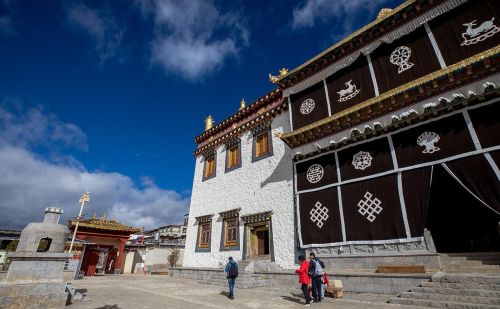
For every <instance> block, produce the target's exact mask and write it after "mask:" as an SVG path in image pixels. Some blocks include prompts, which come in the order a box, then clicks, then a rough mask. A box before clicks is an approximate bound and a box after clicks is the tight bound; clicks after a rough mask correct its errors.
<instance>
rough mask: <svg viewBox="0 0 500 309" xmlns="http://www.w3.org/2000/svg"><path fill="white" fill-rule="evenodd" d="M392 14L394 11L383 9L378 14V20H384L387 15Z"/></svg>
mask: <svg viewBox="0 0 500 309" xmlns="http://www.w3.org/2000/svg"><path fill="white" fill-rule="evenodd" d="M391 12H392V9H388V8H383V9H381V10H380V12H378V15H377V19H380V18H384V17H386V16H387V15H389V14H391Z"/></svg>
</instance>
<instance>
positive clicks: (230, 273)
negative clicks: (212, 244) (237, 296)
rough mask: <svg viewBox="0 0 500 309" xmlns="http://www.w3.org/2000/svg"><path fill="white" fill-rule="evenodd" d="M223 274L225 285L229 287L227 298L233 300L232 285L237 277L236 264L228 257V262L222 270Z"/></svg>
mask: <svg viewBox="0 0 500 309" xmlns="http://www.w3.org/2000/svg"><path fill="white" fill-rule="evenodd" d="M224 272H225V273H226V277H227V283H228V285H229V295H228V297H229V298H230V299H234V284H235V282H236V277H238V263H236V262H235V261H234V260H233V258H232V257H231V256H230V257H229V262H228V263H227V264H226V267H225V268H224Z"/></svg>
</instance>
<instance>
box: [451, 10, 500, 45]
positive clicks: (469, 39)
mask: <svg viewBox="0 0 500 309" xmlns="http://www.w3.org/2000/svg"><path fill="white" fill-rule="evenodd" d="M494 20H495V17H492V18H491V19H490V20H487V21H485V22H483V23H482V24H481V25H479V26H477V27H476V28H474V26H476V21H475V20H473V21H471V22H470V23H466V24H463V25H464V26H465V27H467V29H465V32H463V33H462V37H463V38H464V41H463V42H462V44H460V46H464V45H472V44H476V43H478V42H481V41H484V40H486V39H487V38H489V37H492V36H493V35H494V34H495V33H497V32H499V31H500V28H499V27H497V26H496V25H495V24H494V23H493V21H494Z"/></svg>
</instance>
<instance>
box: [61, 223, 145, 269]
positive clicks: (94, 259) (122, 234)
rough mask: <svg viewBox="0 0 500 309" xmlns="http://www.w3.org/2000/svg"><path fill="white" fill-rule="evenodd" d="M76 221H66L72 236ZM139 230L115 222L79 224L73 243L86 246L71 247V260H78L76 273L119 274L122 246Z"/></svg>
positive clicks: (122, 256)
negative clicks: (82, 242) (79, 241)
mask: <svg viewBox="0 0 500 309" xmlns="http://www.w3.org/2000/svg"><path fill="white" fill-rule="evenodd" d="M75 225H76V220H68V226H69V228H70V230H71V233H73V232H74V229H75ZM140 231H141V229H139V228H134V227H131V226H127V225H124V224H122V223H120V222H117V221H116V220H112V219H108V218H106V216H105V215H103V217H102V218H96V216H95V214H94V216H93V217H92V218H90V219H86V220H80V222H79V225H78V230H77V233H76V239H77V240H81V241H84V244H85V245H82V244H78V243H76V244H77V245H76V246H75V247H74V249H75V250H74V251H73V260H78V269H77V271H78V272H80V273H83V274H84V275H85V276H94V275H99V274H116V273H122V268H123V265H122V264H123V263H124V252H125V244H126V243H127V240H128V239H129V237H130V235H131V234H134V233H137V232H140Z"/></svg>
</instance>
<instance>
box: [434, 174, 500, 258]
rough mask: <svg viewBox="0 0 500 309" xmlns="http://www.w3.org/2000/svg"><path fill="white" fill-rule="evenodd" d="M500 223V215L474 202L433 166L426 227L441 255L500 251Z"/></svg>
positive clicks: (461, 188)
mask: <svg viewBox="0 0 500 309" xmlns="http://www.w3.org/2000/svg"><path fill="white" fill-rule="evenodd" d="M499 221H500V216H498V215H496V214H495V213H493V212H492V211H491V210H490V209H488V208H487V207H486V206H484V205H483V204H481V203H480V202H479V201H478V200H477V199H475V198H474V197H473V196H472V195H471V194H470V193H469V192H467V191H466V190H465V189H464V188H463V187H462V186H461V185H460V184H459V183H457V181H456V180H455V179H454V178H453V177H452V176H451V175H450V174H448V172H447V171H446V170H445V169H444V168H443V167H442V166H441V165H435V166H434V171H433V175H432V185H431V193H430V200H429V208H428V213H427V221H426V228H427V229H429V231H430V232H431V234H432V238H433V240H434V244H435V245H436V249H437V251H438V252H442V253H451V252H487V251H500V236H499V230H498V222H499Z"/></svg>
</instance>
